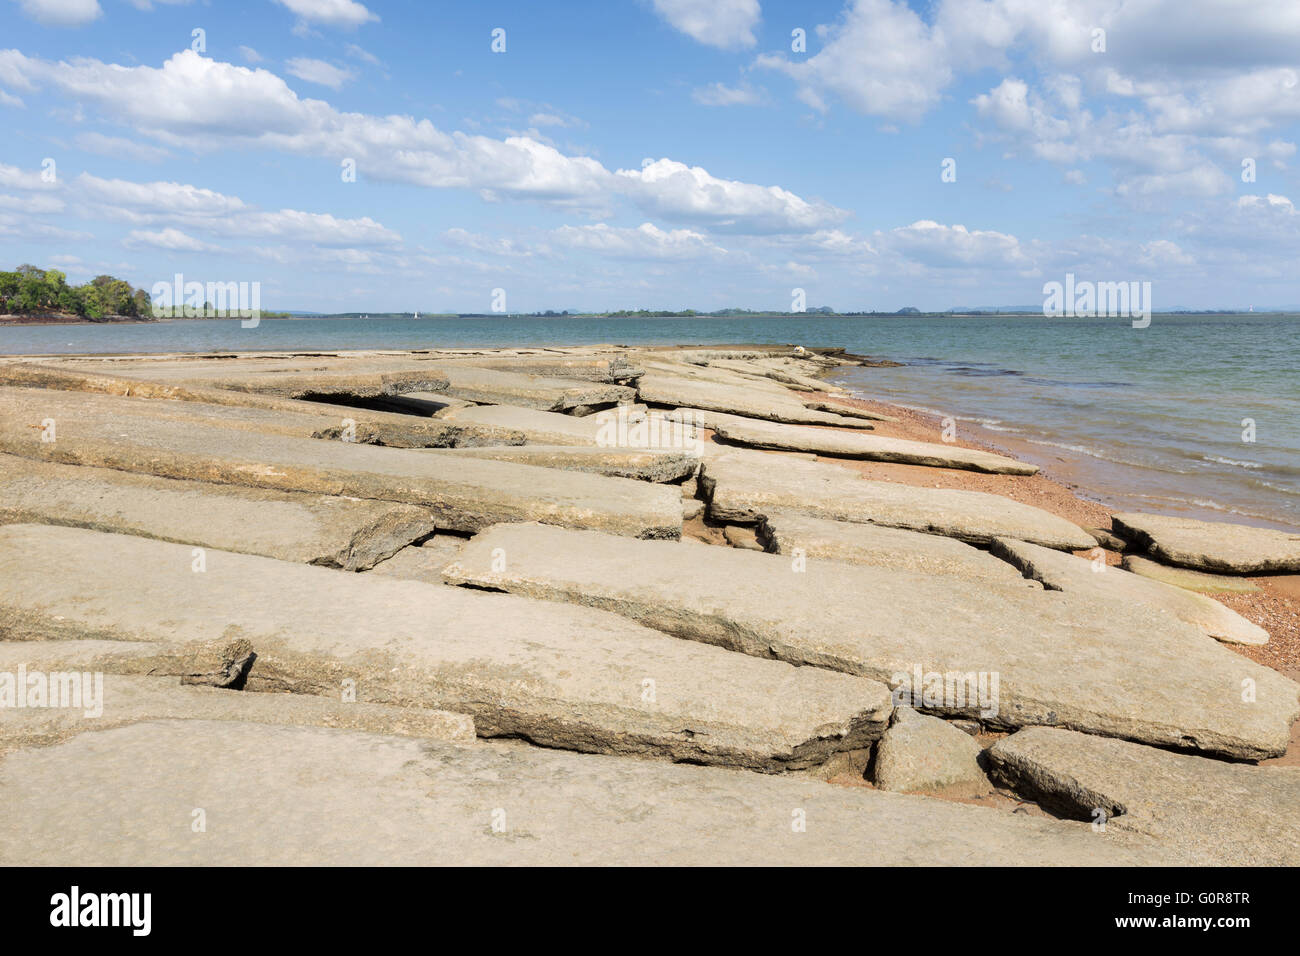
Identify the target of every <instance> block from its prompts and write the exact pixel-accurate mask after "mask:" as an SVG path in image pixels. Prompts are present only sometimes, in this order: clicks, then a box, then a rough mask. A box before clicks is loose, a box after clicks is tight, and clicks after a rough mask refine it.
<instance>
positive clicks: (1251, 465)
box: [1201, 455, 1264, 468]
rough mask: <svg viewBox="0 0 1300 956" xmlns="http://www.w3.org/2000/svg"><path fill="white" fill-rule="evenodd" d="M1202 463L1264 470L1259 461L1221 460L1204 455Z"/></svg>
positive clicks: (1215, 456)
mask: <svg viewBox="0 0 1300 956" xmlns="http://www.w3.org/2000/svg"><path fill="white" fill-rule="evenodd" d="M1201 460H1202V461H1213V462H1218V463H1219V464H1220V465H1232V466H1233V467H1236V468H1263V467H1264V466H1263V465H1261V464H1260V463H1259V462H1257V461H1240V460H1238V459H1236V458H1220V457H1219V456H1218V455H1202V456H1201Z"/></svg>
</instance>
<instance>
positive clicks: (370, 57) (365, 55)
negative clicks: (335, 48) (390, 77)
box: [347, 43, 382, 66]
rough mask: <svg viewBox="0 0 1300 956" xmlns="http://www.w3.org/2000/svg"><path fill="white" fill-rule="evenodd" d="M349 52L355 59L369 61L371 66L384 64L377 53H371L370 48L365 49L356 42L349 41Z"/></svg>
mask: <svg viewBox="0 0 1300 956" xmlns="http://www.w3.org/2000/svg"><path fill="white" fill-rule="evenodd" d="M347 54H348V56H350V57H353V58H355V59H358V60H363V61H364V62H366V63H369V64H370V65H371V66H381V65H382V64H381V62H380V60H379V57H377V56H375V55H374V54H373V53H371V52H370V51H369V50H363V49H362V48H361V47H359V46H357V45H356V44H355V43H349V44H348V45H347Z"/></svg>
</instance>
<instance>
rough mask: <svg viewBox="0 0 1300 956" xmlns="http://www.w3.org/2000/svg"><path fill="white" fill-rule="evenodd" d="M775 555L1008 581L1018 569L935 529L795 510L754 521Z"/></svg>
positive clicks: (774, 513) (777, 512)
mask: <svg viewBox="0 0 1300 956" xmlns="http://www.w3.org/2000/svg"><path fill="white" fill-rule="evenodd" d="M759 528H760V532H761V534H762V536H763V537H764V539H765V540H766V541H767V546H768V550H769V551H772V552H773V553H775V554H785V555H790V556H792V557H793V556H795V555H796V553H797V552H798V551H802V552H803V555H804V557H806V558H811V559H814V560H816V559H818V558H821V559H824V560H828V561H842V562H846V563H848V564H866V565H870V566H871V567H875V568H892V569H893V570H896V571H916V572H919V573H923V574H953V575H957V576H958V577H966V578H985V579H988V580H992V581H1000V582H1002V583H1004V584H1005V583H1008V582H1011V581H1012V580H1014V578H1015V577H1016V575H1017V572H1016V570H1015V569H1014V568H1012V567H1010V566H1009V565H1008V564H1007V563H1006V562H1005V561H1000V560H998V559H997V558H995V557H993V555H991V554H989V553H988V552H987V551H981V550H980V549H979V548H976V547H973V546H972V545H969V544H966V542H964V541H958V540H956V539H955V538H945V537H943V536H942V535H937V534H922V533H921V532H919V531H905V530H903V529H901V528H886V527H884V526H883V525H877V524H862V523H860V522H855V521H830V520H828V519H826V518H813V517H811V516H809V515H806V514H800V513H799V512H796V511H771V512H768V513H767V514H766V515H764V516H763V519H762V521H760V522H759Z"/></svg>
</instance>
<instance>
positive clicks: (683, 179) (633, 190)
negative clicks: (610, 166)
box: [617, 158, 848, 232]
mask: <svg viewBox="0 0 1300 956" xmlns="http://www.w3.org/2000/svg"><path fill="white" fill-rule="evenodd" d="M617 175H618V176H619V177H620V178H621V180H622V184H623V188H624V189H625V190H626V191H627V192H628V193H629V194H630V195H631V196H632V197H633V199H634V201H636V202H637V204H638V205H641V206H642V207H644V208H646V209H648V210H650V211H652V212H654V213H656V214H657V215H662V216H665V217H667V218H671V219H678V220H685V221H688V222H698V223H701V224H705V225H708V226H710V227H712V228H714V229H721V230H737V231H752V232H807V231H811V230H815V229H819V228H822V227H824V226H827V225H831V224H833V223H836V222H839V221H841V220H843V219H845V218H847V217H848V213H847V212H845V211H844V210H842V209H837V208H836V207H834V206H832V205H830V204H829V203H825V202H821V201H812V202H809V201H808V200H805V199H803V198H802V197H800V196H797V195H795V194H794V193H792V192H790V191H789V190H786V189H782V188H781V187H780V186H758V185H755V184H753V183H744V182H738V181H736V180H729V179H719V178H717V177H716V176H713V175H711V174H710V173H709V172H708V171H707V170H705V169H703V168H702V167H699V166H687V165H685V164H684V163H679V162H676V161H675V160H671V159H666V158H665V159H658V160H650V159H647V160H645V161H644V162H643V163H642V165H641V168H640V169H620V170H619V171H618V174H617Z"/></svg>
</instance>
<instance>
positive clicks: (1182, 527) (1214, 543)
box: [1111, 513, 1300, 574]
mask: <svg viewBox="0 0 1300 956" xmlns="http://www.w3.org/2000/svg"><path fill="white" fill-rule="evenodd" d="M1111 517H1112V521H1113V522H1114V525H1115V530H1116V531H1118V532H1119V533H1120V534H1121V535H1123V536H1124V537H1125V538H1128V539H1129V540H1131V541H1134V542H1135V543H1137V544H1138V545H1139V546H1142V547H1145V548H1146V549H1147V551H1148V552H1149V553H1150V554H1152V555H1153V556H1155V557H1157V558H1159V559H1160V560H1161V561H1166V562H1168V563H1169V564H1178V565H1182V566H1183V567H1186V568H1195V569H1196V570H1199V571H1219V572H1227V573H1229V574H1274V573H1278V572H1283V571H1300V532H1295V531H1291V532H1288V531H1274V530H1272V529H1269V528H1254V527H1250V526H1248V525H1244V524H1230V523H1228V522H1226V521H1196V520H1194V519H1192V518H1172V517H1168V516H1166V515H1150V514H1138V513H1130V514H1119V515H1112V516H1111Z"/></svg>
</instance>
